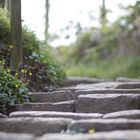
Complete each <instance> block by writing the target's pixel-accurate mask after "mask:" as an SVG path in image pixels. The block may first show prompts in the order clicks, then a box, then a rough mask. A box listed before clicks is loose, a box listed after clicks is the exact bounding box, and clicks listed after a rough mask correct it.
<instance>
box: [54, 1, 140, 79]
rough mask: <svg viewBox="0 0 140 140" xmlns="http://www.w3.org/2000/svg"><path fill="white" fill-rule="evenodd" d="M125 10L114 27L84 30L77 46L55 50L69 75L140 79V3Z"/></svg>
mask: <svg viewBox="0 0 140 140" xmlns="http://www.w3.org/2000/svg"><path fill="white" fill-rule="evenodd" d="M122 10H125V11H126V15H124V16H122V17H120V18H119V19H118V20H117V21H116V22H114V23H113V24H107V23H105V25H102V24H103V23H101V25H102V26H101V27H100V28H97V27H92V28H88V29H86V30H84V29H83V30H82V31H81V33H80V34H79V35H78V36H77V39H76V41H75V43H74V44H71V45H69V46H60V47H59V48H57V49H56V50H55V54H57V57H58V58H60V61H61V62H62V63H63V64H64V66H65V69H66V72H67V74H68V75H77V76H90V77H97V78H107V79H115V78H117V77H123V76H124V77H131V78H140V72H139V69H140V65H139V60H140V55H139V54H140V46H139V44H140V34H139V32H140V17H139V14H140V13H139V11H140V2H139V1H137V3H136V4H135V5H134V6H128V7H127V8H124V9H122Z"/></svg>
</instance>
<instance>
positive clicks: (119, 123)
mask: <svg viewBox="0 0 140 140" xmlns="http://www.w3.org/2000/svg"><path fill="white" fill-rule="evenodd" d="M128 129H140V120H131V119H90V120H78V121H75V122H73V123H72V124H71V125H70V126H69V127H68V130H69V131H72V132H73V131H74V132H80V133H81V132H83V133H88V132H89V130H95V131H96V132H98V131H112V130H128Z"/></svg>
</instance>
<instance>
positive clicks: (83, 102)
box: [76, 94, 140, 114]
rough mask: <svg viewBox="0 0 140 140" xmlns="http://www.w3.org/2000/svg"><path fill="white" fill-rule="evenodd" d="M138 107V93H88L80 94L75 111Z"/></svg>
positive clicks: (102, 111)
mask: <svg viewBox="0 0 140 140" xmlns="http://www.w3.org/2000/svg"><path fill="white" fill-rule="evenodd" d="M132 109H140V94H89V95H80V96H79V97H78V101H77V104H76V112H82V113H103V114H105V113H110V112H116V111H122V110H132Z"/></svg>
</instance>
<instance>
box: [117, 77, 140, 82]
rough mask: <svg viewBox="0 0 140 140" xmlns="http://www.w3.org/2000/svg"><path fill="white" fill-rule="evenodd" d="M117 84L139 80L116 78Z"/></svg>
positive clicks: (139, 80) (138, 80) (137, 80)
mask: <svg viewBox="0 0 140 140" xmlns="http://www.w3.org/2000/svg"><path fill="white" fill-rule="evenodd" d="M116 81H117V82H140V79H133V78H127V77H118V78H117V79H116Z"/></svg>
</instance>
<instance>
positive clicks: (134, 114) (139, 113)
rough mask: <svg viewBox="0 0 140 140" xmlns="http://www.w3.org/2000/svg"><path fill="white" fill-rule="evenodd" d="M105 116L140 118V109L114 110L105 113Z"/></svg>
mask: <svg viewBox="0 0 140 140" xmlns="http://www.w3.org/2000/svg"><path fill="white" fill-rule="evenodd" d="M103 118H105V119H106V118H107V119H109V118H128V119H140V110H124V111H118V112H112V113H108V114H105V115H104V116H103Z"/></svg>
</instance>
